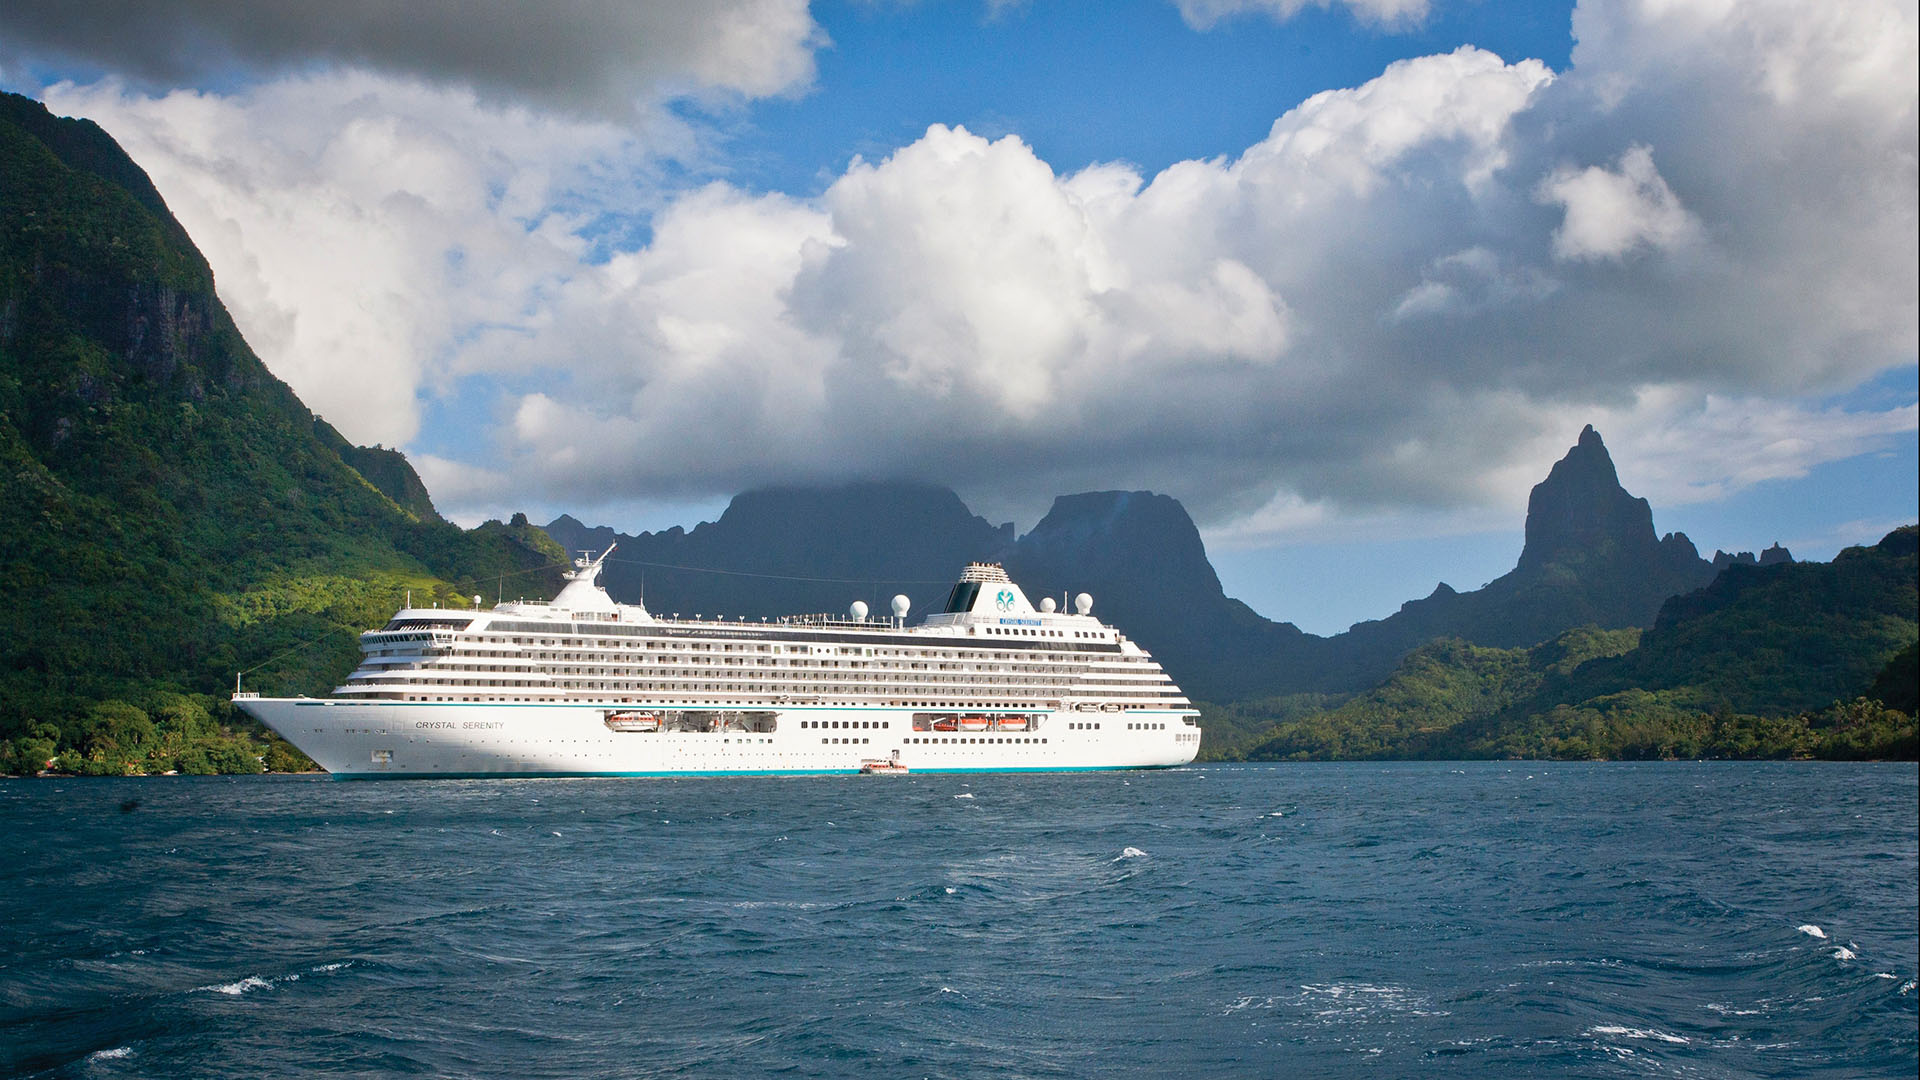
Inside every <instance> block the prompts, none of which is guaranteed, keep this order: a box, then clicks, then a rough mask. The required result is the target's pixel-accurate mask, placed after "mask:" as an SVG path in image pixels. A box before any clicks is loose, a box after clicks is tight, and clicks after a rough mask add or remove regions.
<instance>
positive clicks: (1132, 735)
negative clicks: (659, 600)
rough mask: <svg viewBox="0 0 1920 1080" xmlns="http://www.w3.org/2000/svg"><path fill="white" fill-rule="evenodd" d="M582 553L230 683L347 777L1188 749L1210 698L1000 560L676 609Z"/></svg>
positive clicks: (967, 761)
mask: <svg viewBox="0 0 1920 1080" xmlns="http://www.w3.org/2000/svg"><path fill="white" fill-rule="evenodd" d="M612 551H613V549H612V548H608V549H607V550H606V551H603V552H601V553H600V555H599V556H598V557H597V558H595V557H589V556H588V555H586V554H583V555H582V556H581V557H580V558H578V559H575V560H574V561H573V568H572V569H571V570H570V571H568V572H567V573H566V575H565V577H566V584H565V586H564V587H563V588H562V589H561V590H560V593H559V595H557V596H555V597H554V598H553V599H552V600H551V601H546V602H527V601H518V602H514V603H501V604H497V605H496V606H494V607H493V608H491V609H487V610H479V609H478V606H477V605H476V608H475V609H473V610H455V609H447V608H437V607H436V608H414V607H407V608H403V609H402V610H401V611H399V612H398V613H397V614H395V615H394V616H393V618H392V620H391V621H389V622H388V623H387V624H386V625H385V626H384V627H381V628H380V629H378V630H370V631H367V632H366V633H363V634H361V635H360V650H361V652H362V653H363V654H364V656H363V658H362V660H361V663H360V666H359V667H358V668H357V669H356V670H355V671H354V672H353V674H351V675H350V676H348V678H347V681H346V684H345V685H343V686H340V687H337V688H336V689H335V690H334V692H333V695H332V696H331V697H327V698H305V697H301V698H266V697H260V696H259V695H257V694H249V693H243V692H236V693H235V694H234V704H235V705H237V706H238V707H239V708H241V709H243V710H245V711H246V712H247V714H248V715H250V716H252V717H254V718H255V719H258V720H259V721H260V722H262V723H264V724H266V725H267V726H268V727H270V728H272V729H273V730H275V731H277V732H279V733H280V734H281V735H282V736H283V737H285V738H286V740H287V741H288V742H291V743H292V744H294V745H295V746H297V747H299V748H300V749H301V750H302V751H303V752H305V753H306V755H307V756H308V757H310V758H312V759H313V760H314V761H315V762H318V763H319V765H320V766H321V767H322V768H324V769H326V770H327V771H328V772H329V773H332V774H333V776H334V777H335V778H337V779H343V780H344V779H372V778H384V777H413V778H420V777H520V776H678V775H687V774H705V775H730V774H793V773H859V772H866V773H874V774H889V773H903V772H904V773H911V772H1022V771H1030V772H1052V771H1067V770H1081V769H1141V768H1165V767H1168V766H1175V765H1183V764H1186V763H1187V762H1190V761H1192V760H1193V759H1194V755H1195V754H1196V753H1198V751H1199V749H1200V720H1199V716H1200V714H1199V713H1198V711H1196V710H1195V709H1194V708H1193V705H1192V703H1191V702H1190V701H1188V700H1187V698H1186V697H1185V696H1184V695H1183V694H1182V693H1181V692H1180V688H1179V687H1177V686H1175V685H1174V683H1173V680H1172V679H1171V678H1169V677H1168V675H1167V673H1166V672H1164V671H1162V670H1161V668H1160V665H1159V664H1158V663H1156V662H1155V661H1154V659H1153V657H1152V656H1150V655H1148V653H1147V651H1146V650H1145V649H1143V648H1141V647H1140V646H1139V645H1138V644H1137V643H1135V642H1133V641H1130V640H1128V639H1127V638H1126V636H1125V635H1123V634H1121V633H1120V632H1119V631H1117V630H1115V629H1114V628H1113V627H1111V626H1107V625H1105V624H1103V623H1102V622H1101V621H1100V620H1099V619H1098V618H1096V617H1094V615H1093V614H1092V609H1093V600H1092V598H1091V597H1089V596H1088V595H1087V594H1086V593H1081V594H1079V595H1078V596H1076V597H1074V599H1073V607H1074V611H1072V612H1067V611H1064V610H1061V607H1062V605H1057V604H1055V602H1054V601H1053V599H1052V598H1051V597H1048V598H1044V599H1042V600H1041V601H1040V604H1039V606H1038V607H1035V606H1034V605H1033V604H1032V603H1030V602H1029V601H1028V599H1027V596H1026V594H1025V593H1024V592H1023V591H1022V590H1021V588H1020V586H1018V585H1016V584H1014V582H1013V581H1012V580H1011V579H1009V578H1008V576H1007V573H1006V571H1005V569H1003V568H1002V567H1001V566H999V565H998V564H994V563H972V564H969V565H968V566H967V567H966V569H965V571H964V572H963V573H962V574H961V576H960V580H959V581H958V582H957V583H956V584H955V585H954V586H953V589H952V591H951V592H950V593H949V594H948V596H947V600H946V604H945V606H944V607H943V608H942V610H940V611H938V612H935V613H933V614H931V615H928V616H927V617H925V618H924V619H922V620H920V621H919V622H918V623H915V624H913V625H909V624H908V621H907V615H908V611H909V609H910V607H911V604H910V602H909V601H908V599H907V597H905V596H896V597H894V598H893V603H892V605H891V608H892V611H891V614H890V615H884V616H871V615H869V613H868V609H867V605H866V604H864V603H860V602H856V603H854V604H853V605H851V607H850V608H849V609H848V612H847V614H845V615H844V616H840V615H812V616H788V617H783V618H779V619H765V620H753V621H748V620H746V619H744V618H740V619H726V618H694V619H681V618H678V617H675V618H663V617H660V616H657V615H654V614H652V613H650V612H648V611H647V609H646V608H645V607H644V606H642V605H631V604H621V603H617V602H615V601H614V600H613V598H612V597H610V596H609V595H608V594H607V592H606V590H605V589H604V588H602V587H601V585H600V584H599V576H600V570H601V567H602V566H603V565H604V564H605V562H606V559H607V556H608V555H610V554H612Z"/></svg>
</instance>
